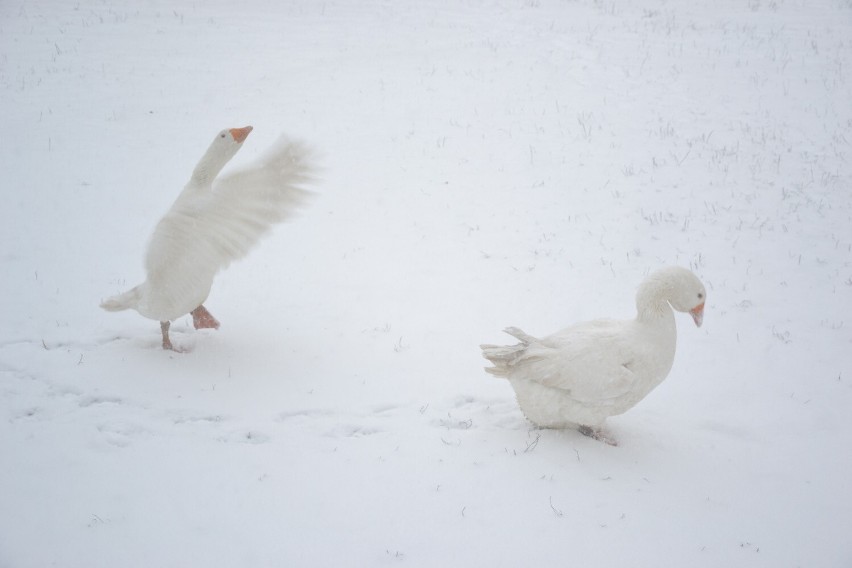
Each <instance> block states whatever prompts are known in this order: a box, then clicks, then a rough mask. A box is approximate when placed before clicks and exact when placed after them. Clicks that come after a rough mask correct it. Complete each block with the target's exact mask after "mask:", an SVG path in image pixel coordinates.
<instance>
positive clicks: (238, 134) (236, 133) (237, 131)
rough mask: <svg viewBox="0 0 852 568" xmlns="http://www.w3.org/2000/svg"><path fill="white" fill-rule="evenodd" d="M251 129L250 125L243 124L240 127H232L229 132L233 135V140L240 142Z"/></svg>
mask: <svg viewBox="0 0 852 568" xmlns="http://www.w3.org/2000/svg"><path fill="white" fill-rule="evenodd" d="M251 131H252V127H251V126H244V127H242V128H232V129H231V130H230V133H231V136H233V137H234V140H236V141H237V142H240V143H242V141H243V140H245V139H246V138H247V137H248V135H249V132H251Z"/></svg>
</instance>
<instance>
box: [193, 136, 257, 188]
mask: <svg viewBox="0 0 852 568" xmlns="http://www.w3.org/2000/svg"><path fill="white" fill-rule="evenodd" d="M251 131H252V127H251V126H244V127H242V128H226V129H225V130H222V131H221V132H219V133H218V134H216V137H215V138H213V142H212V143H211V144H210V147H209V148H208V149H207V152H205V153H204V156H202V158H201V161H199V162H198V165H197V166H196V167H195V171H194V172H193V174H192V183H195V184H196V185H203V184H209V183H211V182H212V181H213V179H214V178H215V177H216V176H217V175H219V172H220V171H222V168H224V167H225V164H227V163H228V161H230V159H231V158H233V157H234V156H235V155H236V153H237V152H238V151H239V150H240V148H241V147H242V145H243V141H244V140H245V139H246V138H247V137H248V135H249V133H250V132H251Z"/></svg>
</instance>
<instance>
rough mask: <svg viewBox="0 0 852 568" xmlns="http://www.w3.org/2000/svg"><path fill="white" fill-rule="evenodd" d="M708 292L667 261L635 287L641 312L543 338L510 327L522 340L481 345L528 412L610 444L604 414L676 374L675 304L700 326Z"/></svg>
mask: <svg viewBox="0 0 852 568" xmlns="http://www.w3.org/2000/svg"><path fill="white" fill-rule="evenodd" d="M706 296H707V292H706V291H705V290H704V285H703V284H701V281H700V280H699V279H698V278H697V277H696V276H695V275H694V274H693V273H692V272H690V271H689V270H686V269H685V268H680V267H669V268H663V269H661V270H658V271H656V272H654V273H652V274H651V275H650V276H648V277H647V278H646V279H645V280H644V281H643V282H642V284H641V285H640V286H639V291H638V293H637V294H636V309H637V315H636V318H635V319H632V320H627V321H616V320H594V321H589V322H584V323H579V324H576V325H573V326H571V327H568V328H566V329H563V330H562V331H559V332H557V333H555V334H553V335H550V336H548V337H545V338H543V339H537V338H535V337H532V336H530V335H527V334H526V333H524V332H523V331H521V330H520V329H518V328H515V327H510V328H508V329H506V330H505V332H506V333H508V334H509V335H512V336H513V337H515V338H517V339H519V340H520V341H521V343H519V344H517V345H512V346H506V347H502V346H496V345H482V346H481V348H482V354H483V356H484V357H485V358H486V359H488V360H489V361H491V363H493V365H494V366H493V367H491V368H487V369H485V370H486V371H488V372H489V373H491V374H492V375H495V376H497V377H504V378H506V379H508V380H509V382H510V383H511V385H512V388H513V389H514V390H515V394H516V396H517V398H518V404H519V405H520V407H521V410H522V411H523V413H524V414H525V415H526V417H527V418H528V419H529V420H530V421H531V422H533V423H534V424H536V425H537V426H539V427H542V428H575V429H577V430H579V431H580V432H581V433H583V434H585V435H586V436H591V437H593V438H596V439H598V440H601V441H604V442H606V443H608V444H611V445H616V441H615V440H614V439H613V438H612V437H610V436H609V435H608V434H606V433H605V432H604V431H603V430H602V425H603V423H604V420H605V419H606V418H607V417H608V416H615V415H617V414H622V413H623V412H626V411H627V410H629V409H630V408H632V407H633V406H635V405H636V404H637V403H638V402H639V401H640V400H642V399H643V398H645V396H646V395H647V394H648V393H649V392H651V391H652V390H653V389H654V388H655V387H656V386H657V385H659V384H660V383H661V382H663V379H665V378H666V376H667V375H668V374H669V371H670V370H671V368H672V364H673V363H674V355H675V343H676V337H677V330H676V328H675V318H674V313H673V312H672V308H674V309H675V310H677V311H679V312H689V314H690V315H691V316H692V319H693V320H694V321H695V325H697V326H701V322H702V320H703V317H704V301H705V298H706Z"/></svg>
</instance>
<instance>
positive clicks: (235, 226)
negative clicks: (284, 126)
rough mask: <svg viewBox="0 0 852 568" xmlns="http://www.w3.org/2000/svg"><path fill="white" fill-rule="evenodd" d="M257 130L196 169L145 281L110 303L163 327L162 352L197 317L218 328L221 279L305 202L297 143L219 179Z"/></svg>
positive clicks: (303, 155)
mask: <svg viewBox="0 0 852 568" xmlns="http://www.w3.org/2000/svg"><path fill="white" fill-rule="evenodd" d="M251 131H252V127H251V126H246V127H244V128H231V129H226V130H223V131H221V132H219V133H218V134H217V135H216V138H214V140H213V143H212V144H211V145H210V148H208V149H207V152H206V153H205V154H204V156H203V157H202V158H201V161H200V162H198V165H197V166H196V167H195V170H194V171H193V172H192V177H191V178H190V180H189V183H187V184H186V187H184V189H183V191H182V192H181V193H180V195H179V196H178V198H177V199H176V200H175V202H174V204H173V205H172V207H171V209H169V211H168V212H167V213H166V214H165V216H164V217H163V218H162V219H161V220H160V222H159V223H158V224H157V227H156V228H155V229H154V234H153V235H152V236H151V240H150V243H149V244H148V251H147V254H146V256H145V270H146V272H147V279H146V280H145V282H143V283H142V284H140V285H139V286H136V287H135V288H133V289H131V290H129V291H127V292H125V293H123V294H120V295H118V296H114V297H112V298H109V299H107V300H106V301H104V302H103V303H102V304H101V307H102V308H103V309H105V310H108V311H120V310H126V309H130V308H132V309H134V310H136V311H138V312H139V313H140V314H142V315H143V316H145V317H147V318H150V319H153V320H157V321H159V322H160V329H161V331H162V334H163V349H173V350H175V348H174V346H173V345H172V342H171V340H170V339H169V325H170V322H171V320H174V319H176V318H178V317H180V316H182V315H184V314H187V313H191V314H192V320H193V324H194V325H195V328H196V329H199V328H214V329H218V327H219V322H218V321H216V319H215V318H214V317H213V316H212V315H211V314H210V312H208V311H207V309H206V308H205V307H204V305H203V304H204V302H205V300H207V296H208V295H209V294H210V288H211V286H212V285H213V278H214V277H215V275H216V273H217V272H219V271H220V270H222V269H224V268H226V267H227V266H228V265H229V264H230V263H231V262H232V261H234V260H237V259H239V258H242V257H243V256H245V255H246V254H247V253H248V251H249V250H250V249H251V247H252V246H253V245H254V244H255V243H257V241H258V240H259V239H260V238H261V237H262V236H263V235H265V234H266V233H268V232H269V230H270V229H271V227H272V225H273V224H275V223H278V222H281V221H283V220H284V219H285V218H287V217H288V216H290V215H291V214H292V213H293V212H294V211H295V209H296V208H297V207H298V206H299V205H300V204H301V203H302V202H303V201H304V199H305V197H306V196H307V192H306V191H305V190H304V189H303V188H302V184H303V183H304V182H306V181H308V179H309V174H310V171H311V168H310V166H309V164H308V158H309V156H308V152H307V150H306V149H305V148H304V147H303V146H302V145H301V144H299V143H295V142H287V141H285V140H282V141H280V142H279V143H277V144H276V145H275V146H274V147H273V148H272V149H271V150H270V151H269V152H268V153H267V154H266V155H265V156H264V157H263V158H261V160H259V161H258V162H257V163H255V164H253V165H251V166H249V167H246V168H244V169H241V170H238V171H235V172H233V173H229V174H227V175H223V176H219V172H220V171H221V170H222V168H223V167H224V166H225V164H226V163H228V161H229V160H230V159H231V158H233V157H234V155H235V154H236V153H237V151H238V150H239V149H240V147H241V146H242V143H243V141H244V140H245V139H246V137H247V136H248V135H249V133H250V132H251Z"/></svg>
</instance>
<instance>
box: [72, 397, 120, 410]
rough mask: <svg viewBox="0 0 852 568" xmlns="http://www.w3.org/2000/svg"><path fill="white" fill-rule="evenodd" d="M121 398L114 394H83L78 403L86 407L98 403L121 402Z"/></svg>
mask: <svg viewBox="0 0 852 568" xmlns="http://www.w3.org/2000/svg"><path fill="white" fill-rule="evenodd" d="M122 403H124V401H123V400H121V399H120V398H118V397H116V396H94V395H93V396H83V397H81V398H80V402H79V403H78V404H79V406H80V407H81V408H88V407H89V406H94V405H98V404H122Z"/></svg>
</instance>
